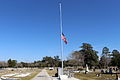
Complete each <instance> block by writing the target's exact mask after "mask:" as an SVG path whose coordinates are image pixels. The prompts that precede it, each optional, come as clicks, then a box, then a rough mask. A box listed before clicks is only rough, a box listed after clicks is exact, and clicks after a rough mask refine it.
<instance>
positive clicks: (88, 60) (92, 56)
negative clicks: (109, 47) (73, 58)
mask: <svg viewBox="0 0 120 80" xmlns="http://www.w3.org/2000/svg"><path fill="white" fill-rule="evenodd" d="M80 48H82V49H81V50H80V51H79V52H80V53H81V54H82V55H83V56H84V65H86V64H87V65H88V66H90V68H91V67H92V66H96V65H98V56H97V53H98V52H97V51H95V50H93V47H92V46H91V44H89V43H83V45H82V46H81V47H80Z"/></svg>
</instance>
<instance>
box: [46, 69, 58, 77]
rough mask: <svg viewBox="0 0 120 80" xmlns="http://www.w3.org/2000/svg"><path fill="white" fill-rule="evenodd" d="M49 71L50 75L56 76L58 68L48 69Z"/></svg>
mask: <svg viewBox="0 0 120 80" xmlns="http://www.w3.org/2000/svg"><path fill="white" fill-rule="evenodd" d="M47 72H48V74H49V75H50V76H55V74H56V73H57V70H48V69H47Z"/></svg>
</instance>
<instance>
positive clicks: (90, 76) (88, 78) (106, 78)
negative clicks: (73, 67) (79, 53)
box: [75, 73, 116, 80]
mask: <svg viewBox="0 0 120 80" xmlns="http://www.w3.org/2000/svg"><path fill="white" fill-rule="evenodd" d="M96 74H97V73H87V74H84V73H75V77H76V78H78V79H80V80H115V78H116V75H115V74H113V75H111V74H102V75H101V76H100V77H97V76H96Z"/></svg>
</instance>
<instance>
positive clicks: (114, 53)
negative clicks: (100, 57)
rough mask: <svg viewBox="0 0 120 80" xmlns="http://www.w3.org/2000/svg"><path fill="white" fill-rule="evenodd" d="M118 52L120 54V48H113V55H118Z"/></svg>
mask: <svg viewBox="0 0 120 80" xmlns="http://www.w3.org/2000/svg"><path fill="white" fill-rule="evenodd" d="M118 54H120V52H119V51H118V50H113V51H112V56H113V57H115V56H117V55H118Z"/></svg>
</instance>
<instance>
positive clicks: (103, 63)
mask: <svg viewBox="0 0 120 80" xmlns="http://www.w3.org/2000/svg"><path fill="white" fill-rule="evenodd" d="M105 61H106V57H105V56H104V55H103V56H102V57H101V58H100V61H99V64H100V67H102V68H105V67H106V62H105Z"/></svg>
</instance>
